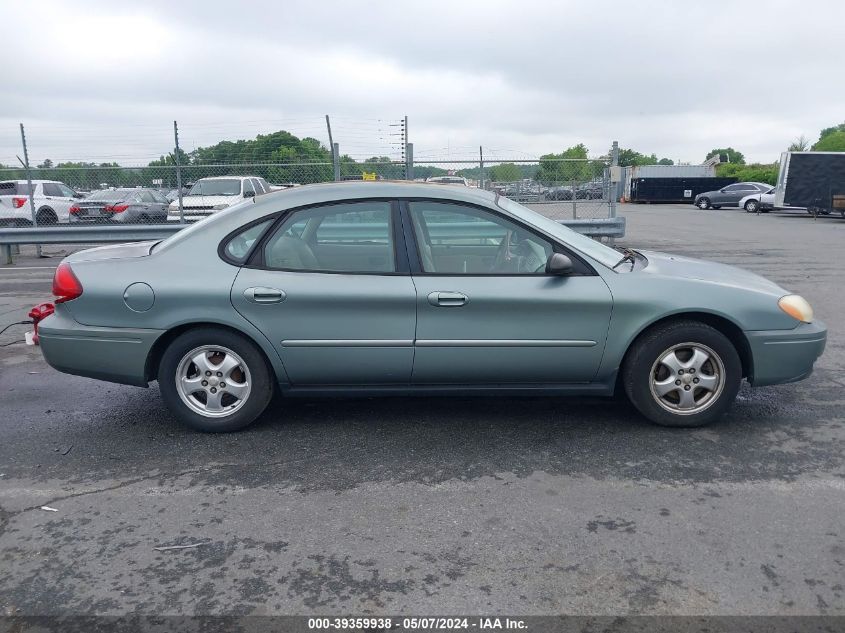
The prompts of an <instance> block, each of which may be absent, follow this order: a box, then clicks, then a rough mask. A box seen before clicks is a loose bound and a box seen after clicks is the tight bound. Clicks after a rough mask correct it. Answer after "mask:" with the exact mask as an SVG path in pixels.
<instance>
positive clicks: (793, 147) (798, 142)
mask: <svg viewBox="0 0 845 633" xmlns="http://www.w3.org/2000/svg"><path fill="white" fill-rule="evenodd" d="M808 149H810V139H808V138H807V137H806V136H804V135H803V134H802V135H801V136H799V137H798V138H796V139H795V140H794V141H792V142H791V143H790V144H789V147H787V148H786V151H787V152H806V151H807V150H808Z"/></svg>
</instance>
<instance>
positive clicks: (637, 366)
mask: <svg viewBox="0 0 845 633" xmlns="http://www.w3.org/2000/svg"><path fill="white" fill-rule="evenodd" d="M686 343H692V344H695V345H699V346H702V347H704V348H709V350H707V351H709V352H712V353H715V355H716V356H715V360H710V361H707V362H706V363H705V364H704V368H702V369H700V370H699V375H701V376H702V380H703V375H707V374H708V373H710V374H717V375H719V374H720V375H721V388H720V389H717V393H716V394H715V395H712V392H711V396H710V398H709V400H705V398H707V397H708V396H707V391H706V390H699V388H698V387H695V385H683V388H684V389H686V387H687V386H689V387H691V389H692V393H693V394H696V393H699V394H701V395H699V396H698V397H699V398H700V399H701V400H700V401H701V402H702V405H701V408H700V410H699V411H698V412H689V413H680V412H672V411H671V410H670V408H671V403H668V402H667V399H666V398H664V399H660V398H658V396H657V395H656V394H655V393H653V392H652V379H653V377H654V378H655V379H657V375H656V374H657V373H658V372H668V368H667V367H665V366H662V365H659V364H658V359H659V358H661V357H662V355H663V354H664V353H665V352H667V351H669V350H671V349H672V347H674V346H680V349H679V352H681V351H683V350H684V348H685V347H686V346H685V345H684V344H686ZM719 360H721V371H716V369H717V367H718V365H717V364H716V363H717V362H718V361H719ZM707 363H711V365H709V369H708V365H707ZM655 368H656V369H655ZM711 370H712V371H711ZM722 372H723V373H722ZM690 376H691V374H690V373H689V371H688V370H687V373H686V374H685V375H683V376H678V381H682V380H696V378H692V379H690ZM665 379H666V377H664V378H660V380H665ZM741 380H742V362H741V361H740V358H739V354H738V353H737V351H736V349H735V348H734V346H733V344H732V343H731V342H730V340H729V339H728V338H727V337H726V336H725V335H724V334H722V333H721V332H719V331H718V330H716V329H715V328H712V327H710V326H709V325H705V324H704V323H700V322H698V321H692V320H680V321H673V322H670V323H666V324H664V325H658V326H655V327H654V328H652V329H650V330H647V331H646V332H644V333H643V334H642V335H641V336H640V337H639V338H638V339H637V340H636V341H635V342H634V344H633V345H632V346H631V349H630V350H629V351H628V354H627V355H626V357H625V361H624V363H623V365H622V384H623V386H624V387H625V392H626V393H627V394H628V398H629V399H630V401H631V403H632V404H633V405H634V407H636V409H637V410H638V411H639V412H640V413H642V414H643V415H644V416H645V417H646V418H648V419H649V420H651V421H652V422H654V423H655V424H659V425H660V426H671V427H697V426H703V425H705V424H709V423H710V422H713V421H714V420H716V419H718V418H719V417H720V416H721V415H722V414H724V413H725V411H727V409H728V407H730V406H731V404H732V403H733V401H734V399H735V398H736V394H737V392H738V391H739V385H740V382H741ZM678 381H676V382H675V384H677V382H678ZM696 384H697V383H696ZM673 389H674V388H673ZM677 391H678V392H679V393H680V389H678V390H677ZM687 391H689V390H687ZM702 391H703V394H702V393H701V392H702ZM668 397H669V394H667V398H668ZM678 397H679V396H678ZM693 397H694V398H695V397H696V396H695V395H693ZM661 401H662V402H664V403H667V404H661V403H660V402H661ZM667 406H669V407H670V408H667Z"/></svg>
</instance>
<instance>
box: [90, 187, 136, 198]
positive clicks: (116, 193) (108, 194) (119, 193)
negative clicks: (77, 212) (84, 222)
mask: <svg viewBox="0 0 845 633" xmlns="http://www.w3.org/2000/svg"><path fill="white" fill-rule="evenodd" d="M127 195H129V194H128V191H127V190H126V189H123V190H121V189H112V190H109V191H95V192H94V193H92V194H91V195H90V196H88V197H87V198H85V199H86V200H94V201H97V200H123V199H124V198H125V197H126V196H127Z"/></svg>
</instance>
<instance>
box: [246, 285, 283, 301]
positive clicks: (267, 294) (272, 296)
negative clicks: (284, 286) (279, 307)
mask: <svg viewBox="0 0 845 633" xmlns="http://www.w3.org/2000/svg"><path fill="white" fill-rule="evenodd" d="M244 297H246V300H247V301H252V303H281V302H282V301H284V300H285V298H286V297H287V295H286V294H285V293H284V291H282V290H279V289H278V288H265V287H263V286H258V287H254V288H247V289H246V290H244Z"/></svg>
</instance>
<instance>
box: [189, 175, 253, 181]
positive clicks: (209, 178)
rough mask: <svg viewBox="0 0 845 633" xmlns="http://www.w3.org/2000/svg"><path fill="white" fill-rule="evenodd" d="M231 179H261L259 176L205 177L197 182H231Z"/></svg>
mask: <svg viewBox="0 0 845 633" xmlns="http://www.w3.org/2000/svg"><path fill="white" fill-rule="evenodd" d="M233 178H234V179H240V180H243V179H244V178H261V176H241V175H236V176H205V177H203V178H198V179H197V182H199V181H200V180H232V179H233Z"/></svg>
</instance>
